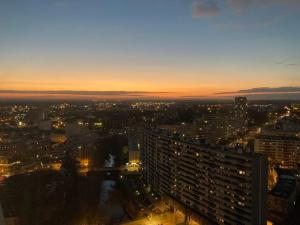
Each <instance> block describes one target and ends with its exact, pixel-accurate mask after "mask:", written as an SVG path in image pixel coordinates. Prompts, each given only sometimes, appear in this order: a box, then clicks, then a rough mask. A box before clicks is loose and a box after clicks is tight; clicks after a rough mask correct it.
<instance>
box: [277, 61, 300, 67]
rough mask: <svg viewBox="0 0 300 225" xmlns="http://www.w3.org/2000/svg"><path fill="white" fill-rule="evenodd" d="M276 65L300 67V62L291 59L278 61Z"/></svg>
mask: <svg viewBox="0 0 300 225" xmlns="http://www.w3.org/2000/svg"><path fill="white" fill-rule="evenodd" d="M275 64H277V65H285V66H299V65H300V62H299V59H296V60H295V59H293V60H290V59H283V60H281V61H277V62H275Z"/></svg>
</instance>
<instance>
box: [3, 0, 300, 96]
mask: <svg viewBox="0 0 300 225" xmlns="http://www.w3.org/2000/svg"><path fill="white" fill-rule="evenodd" d="M299 22H300V2H299V1H297V0H285V1H284V0H261V1H258V0H252V1H251V0H247V1H246V0H226V1H217V0H210V1H202V0H199V1H197V0H163V1H162V0H147V1H146V0H61V1H59V0H27V1H19V0H3V1H1V2H0V83H2V84H0V89H27V90H29V89H35V90H41V89H47V90H48V89H51V90H56V89H60V90H74V89H76V90H94V91H106V90H112V91H115V90H125V91H170V92H176V91H178V92H189V93H193V94H195V93H196V94H198V92H199V94H202V92H203V93H205V94H209V92H211V93H215V92H222V91H231V90H232V91H235V90H239V89H243V88H253V87H279V86H300V76H299V68H300V44H299V40H300V26H299V25H298V23H299ZM69 81H70V83H71V84H72V85H68V83H69ZM76 81H78V82H76ZM79 81H80V82H79ZM156 83H159V85H156ZM80 84H81V85H80ZM147 84H149V85H148V86H147Z"/></svg>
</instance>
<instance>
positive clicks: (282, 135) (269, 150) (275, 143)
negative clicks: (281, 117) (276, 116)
mask: <svg viewBox="0 0 300 225" xmlns="http://www.w3.org/2000/svg"><path fill="white" fill-rule="evenodd" d="M254 146H255V147H254V148H255V151H256V152H259V153H263V154H266V155H267V156H268V159H269V163H270V165H272V166H279V167H281V168H286V169H296V168H298V166H299V165H300V127H297V126H295V127H293V126H291V125H290V124H289V122H286V121H280V122H279V123H277V124H276V125H275V126H273V127H266V128H264V129H262V131H261V134H260V135H259V136H258V137H257V138H256V139H255V145H254Z"/></svg>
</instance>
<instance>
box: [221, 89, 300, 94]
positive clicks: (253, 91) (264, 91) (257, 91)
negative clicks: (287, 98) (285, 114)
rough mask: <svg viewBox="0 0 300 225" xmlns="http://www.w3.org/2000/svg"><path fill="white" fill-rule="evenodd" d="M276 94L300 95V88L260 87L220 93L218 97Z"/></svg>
mask: <svg viewBox="0 0 300 225" xmlns="http://www.w3.org/2000/svg"><path fill="white" fill-rule="evenodd" d="M274 93H277V94H278V93H283V94H287V93H300V87H259V88H251V89H244V90H238V91H233V92H219V93H216V95H234V94H274Z"/></svg>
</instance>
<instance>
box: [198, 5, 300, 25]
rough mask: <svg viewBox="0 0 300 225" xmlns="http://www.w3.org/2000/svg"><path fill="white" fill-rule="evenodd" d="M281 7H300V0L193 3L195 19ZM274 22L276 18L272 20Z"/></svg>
mask: <svg viewBox="0 0 300 225" xmlns="http://www.w3.org/2000/svg"><path fill="white" fill-rule="evenodd" d="M273 6H279V7H281V8H287V7H300V1H299V0H224V1H220V0H195V1H194V2H193V16H194V17H205V16H207V17H211V16H217V15H219V14H220V13H222V12H223V11H228V12H231V13H233V14H236V15H242V14H243V13H245V12H248V11H250V10H253V9H266V10H267V9H268V8H269V7H273ZM272 20H274V18H272Z"/></svg>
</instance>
